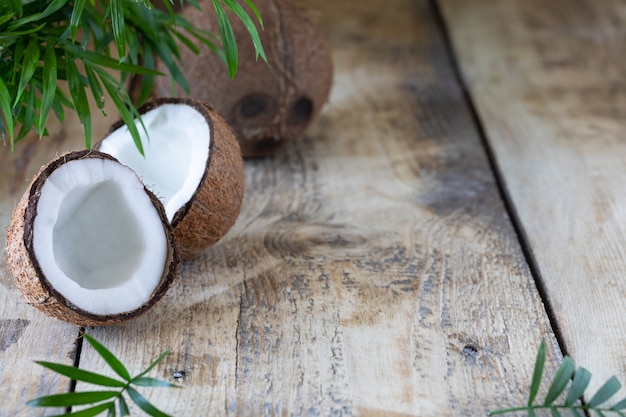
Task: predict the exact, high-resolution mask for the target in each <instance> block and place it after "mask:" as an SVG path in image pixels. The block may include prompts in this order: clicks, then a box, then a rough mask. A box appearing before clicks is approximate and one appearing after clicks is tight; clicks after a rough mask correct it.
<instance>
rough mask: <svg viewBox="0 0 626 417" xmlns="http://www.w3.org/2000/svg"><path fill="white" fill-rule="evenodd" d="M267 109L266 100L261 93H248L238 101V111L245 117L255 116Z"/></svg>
mask: <svg viewBox="0 0 626 417" xmlns="http://www.w3.org/2000/svg"><path fill="white" fill-rule="evenodd" d="M266 109H267V100H266V99H265V97H264V96H263V95H261V94H250V95H247V96H245V97H244V98H243V99H241V101H240V102H239V113H240V114H241V116H242V117H244V118H245V119H252V118H254V117H257V116H258V115H260V114H261V113H263V112H265V110H266Z"/></svg>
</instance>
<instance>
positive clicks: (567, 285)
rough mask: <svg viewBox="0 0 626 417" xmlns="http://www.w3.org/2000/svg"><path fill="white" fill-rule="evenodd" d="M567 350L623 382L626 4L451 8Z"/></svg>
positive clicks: (471, 3) (445, 1)
mask: <svg viewBox="0 0 626 417" xmlns="http://www.w3.org/2000/svg"><path fill="white" fill-rule="evenodd" d="M441 5H442V8H443V11H444V15H445V18H446V21H447V26H448V28H449V30H450V33H451V37H452V40H453V43H454V47H455V51H456V53H457V56H458V59H459V62H460V65H461V67H462V70H463V74H464V77H465V79H466V81H467V84H468V86H469V90H470V94H471V95H472V98H473V100H474V102H475V103H476V107H477V110H478V113H479V116H480V119H481V120H482V122H483V124H484V129H485V131H486V134H487V137H488V141H489V143H490V146H491V147H492V149H493V153H494V155H495V159H496V160H497V165H498V169H499V171H500V172H501V175H502V178H503V182H504V183H505V185H506V189H507V193H508V195H509V196H510V200H511V201H512V204H513V205H514V207H515V212H516V215H517V216H518V217H519V220H520V222H521V225H522V228H523V230H524V234H525V236H526V239H527V241H528V242H529V244H530V251H531V252H532V256H533V257H534V259H535V262H536V265H537V267H538V270H539V274H540V276H541V279H542V280H543V282H544V285H545V288H546V290H547V296H548V298H549V300H550V304H551V305H552V308H553V309H554V313H555V316H556V318H557V322H558V327H559V330H560V332H561V334H562V340H563V341H564V344H565V347H566V350H567V351H568V352H569V354H570V355H571V356H573V358H574V359H575V360H576V361H577V363H578V364H579V365H581V366H585V367H586V368H587V369H589V370H591V371H592V373H593V374H594V378H593V380H592V390H593V387H596V388H597V387H598V386H599V385H600V384H601V383H603V382H604V381H605V380H606V379H608V378H609V377H610V376H611V375H614V374H616V375H617V376H618V377H619V379H621V380H622V381H625V380H626V368H625V367H624V363H625V359H626V351H625V350H624V342H625V340H626V314H625V306H626V280H625V279H624V277H625V276H626V240H625V238H624V236H625V233H626V194H625V193H624V179H625V177H626V168H625V166H626V165H625V164H624V161H626V140H625V139H626V133H625V132H626V130H625V129H624V120H625V115H626V99H625V97H626V94H625V91H626V83H625V81H624V80H625V79H626V77H625V75H626V59H624V57H625V55H624V50H625V48H626V25H625V23H626V6H625V5H624V3H623V2H619V1H611V0H607V1H596V2H592V1H582V0H581V1H579V0H576V1H552V2H544V1H535V0H530V1H527V0H523V1H521V0H520V1H516V0H503V1H485V0H442V1H441Z"/></svg>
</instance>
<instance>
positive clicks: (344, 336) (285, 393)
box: [0, 0, 560, 416]
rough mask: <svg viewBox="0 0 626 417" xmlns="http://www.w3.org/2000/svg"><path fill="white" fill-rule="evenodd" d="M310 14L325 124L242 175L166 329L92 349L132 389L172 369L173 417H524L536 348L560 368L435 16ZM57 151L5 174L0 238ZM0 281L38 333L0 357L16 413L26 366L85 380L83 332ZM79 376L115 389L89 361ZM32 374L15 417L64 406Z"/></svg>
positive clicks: (343, 7)
mask: <svg viewBox="0 0 626 417" xmlns="http://www.w3.org/2000/svg"><path fill="white" fill-rule="evenodd" d="M305 4H307V5H308V6H310V7H311V8H312V9H313V14H314V16H315V18H316V19H317V21H318V22H319V24H320V25H321V27H322V29H323V31H324V33H325V34H326V35H327V37H328V40H329V42H330V44H331V47H332V50H333V60H334V63H335V81H334V86H333V90H332V94H331V99H330V102H329V104H328V105H327V106H326V108H325V109H324V112H323V114H322V115H321V117H320V118H319V119H318V120H317V121H316V122H315V124H314V125H313V126H311V128H310V129H309V130H308V132H307V134H306V135H305V136H304V137H302V138H300V139H299V140H297V141H295V142H294V143H292V144H290V145H289V146H288V147H287V148H285V149H284V150H283V151H281V152H280V153H278V154H276V155H274V156H273V157H272V158H268V159H264V160H251V161H247V163H246V175H247V189H246V197H245V201H244V207H243V209H242V213H241V216H240V218H239V220H238V222H237V224H236V225H235V227H234V228H233V230H232V231H231V232H230V233H229V234H228V235H227V236H226V237H225V238H224V239H223V240H222V241H221V242H219V243H218V244H217V245H216V246H214V247H213V248H212V249H211V250H210V251H209V252H208V253H207V254H206V255H204V256H202V257H200V258H199V259H196V260H194V261H190V262H187V263H185V264H183V265H182V266H181V276H180V278H179V280H178V282H177V283H176V284H175V285H174V287H173V288H172V290H171V291H170V292H169V293H168V294H167V295H166V296H165V297H164V298H163V300H162V301H161V302H160V303H159V304H158V305H157V306H156V307H155V308H154V309H153V310H151V311H150V312H149V313H148V314H146V315H144V316H143V317H141V318H139V319H137V320H135V321H133V322H131V323H129V324H128V325H127V326H124V327H109V328H98V329H93V328H88V329H87V331H88V332H89V333H90V334H92V335H93V336H95V337H96V338H97V339H98V340H100V341H101V342H102V343H103V344H105V345H106V346H107V347H109V348H110V349H111V350H112V351H113V352H114V353H115V354H116V355H117V356H118V357H119V358H120V359H121V360H122V361H123V362H124V363H125V364H127V365H128V367H129V369H130V371H131V373H136V372H139V371H140V370H142V369H143V368H144V367H145V366H147V365H148V364H149V363H150V362H151V361H152V360H153V359H155V358H156V357H157V356H159V354H161V353H162V352H163V351H164V350H166V349H170V350H171V352H172V353H171V354H170V355H169V356H168V357H167V358H166V360H165V361H164V362H163V363H162V364H161V365H159V366H158V367H157V368H155V370H154V371H153V375H154V376H157V377H161V378H165V379H168V380H170V381H173V382H178V383H180V384H181V385H182V386H183V388H182V389H180V390H161V389H148V390H145V391H143V392H144V394H145V395H146V397H147V398H148V399H149V400H150V401H152V402H154V404H156V405H157V406H158V407H159V408H161V409H162V410H164V411H166V412H168V413H170V414H172V415H176V416H204V415H218V416H223V415H224V416H225V415H228V416H230V415H232V416H235V415H237V416H255V415H322V416H331V415H336V416H349V415H362V416H394V415H397V416H477V415H484V414H486V412H487V411H488V410H491V409H496V408H501V407H506V406H509V405H516V404H521V403H523V402H524V401H525V398H526V395H527V391H528V384H529V381H530V378H531V373H532V367H533V362H534V359H535V353H536V350H537V346H538V344H539V342H540V341H541V340H546V341H547V342H548V347H549V349H548V350H549V358H550V362H549V365H548V373H553V372H554V369H555V364H556V362H557V361H558V359H559V355H560V353H559V351H558V347H557V346H556V342H555V339H554V336H553V333H552V330H551V328H550V324H549V322H548V319H547V315H546V312H545V310H544V306H543V304H542V302H541V300H540V297H539V295H538V292H537V289H536V288H535V284H534V281H533V278H532V276H531V274H530V272H529V268H528V265H527V264H526V261H525V259H524V256H523V254H522V250H521V248H520V245H519V243H518V237H517V236H516V234H515V232H514V230H513V227H512V225H511V220H510V218H509V217H508V215H507V212H506V210H505V208H504V205H503V202H502V201H501V198H500V195H499V192H498V188H497V185H496V182H495V179H494V175H493V172H492V171H491V168H490V165H489V162H488V160H487V157H486V153H485V151H484V148H483V144H482V142H481V140H480V137H479V134H478V131H477V127H476V126H475V123H474V120H473V119H472V117H471V113H470V110H469V108H468V105H467V102H466V100H465V97H464V95H463V90H462V88H461V86H460V85H459V83H458V81H457V80H456V78H455V73H454V71H453V67H452V64H451V58H450V56H449V52H448V51H447V50H446V46H445V43H444V42H443V38H442V34H441V28H440V27H439V25H438V23H437V21H436V19H435V18H434V15H433V10H432V9H431V8H430V2H428V1H426V0H421V1H414V0H396V2H395V3H394V7H389V4H388V2H385V1H383V0H363V1H360V2H358V3H355V2H350V1H336V0H318V1H308V2H306V3H305ZM108 124H109V123H108V122H106V123H103V126H104V125H108ZM49 143H50V145H49V146H50V148H48V147H45V148H44V147H41V145H31V147H30V148H21V150H18V151H17V154H18V156H8V155H5V154H2V158H3V159H2V160H1V165H0V167H1V168H0V169H1V171H2V173H3V174H4V175H3V176H2V180H0V181H3V182H2V183H1V184H2V188H0V192H1V193H2V200H0V201H2V206H0V207H1V211H0V215H1V216H2V220H3V221H5V222H8V216H9V211H10V207H11V206H12V204H13V201H14V200H15V199H16V198H18V197H19V194H21V192H22V191H23V189H25V187H26V183H25V182H24V178H29V177H30V176H32V174H33V173H34V172H35V171H36V168H38V166H39V165H41V164H42V163H45V162H46V160H47V158H51V157H52V156H53V155H51V154H53V153H54V152H50V149H52V148H53V147H57V148H58V149H69V148H74V147H76V146H80V145H81V142H80V141H78V142H76V138H75V137H74V138H73V139H72V136H68V135H60V136H59V139H58V142H49ZM26 152H33V153H34V154H35V155H36V158H34V157H30V156H29V157H28V158H26V157H25V156H24V158H26V159H24V160H28V161H30V162H29V164H28V166H27V168H26V169H25V170H24V172H23V173H21V172H20V173H18V174H16V172H17V171H16V168H13V167H10V166H9V164H8V163H7V161H21V160H22V159H21V158H22V156H20V155H22V153H26ZM46 152H48V154H46ZM11 158H14V159H11ZM11 164H15V163H14V162H11ZM5 175H7V177H6V178H9V180H7V181H5ZM18 177H19V178H18ZM15 178H18V179H17V181H18V185H17V186H16V185H15V181H16V180H15ZM8 200H11V202H9V201H8ZM2 256H3V259H4V254H3V255H2ZM0 274H2V275H1V277H2V282H3V283H6V285H5V286H4V287H3V288H2V289H1V290H2V294H1V295H0V296H1V297H3V298H2V299H3V300H4V299H6V300H7V302H8V303H9V304H3V305H0V312H1V318H2V319H8V320H21V319H23V318H25V317H31V316H32V317H33V319H32V323H31V324H30V326H29V327H28V329H27V330H26V331H24V333H23V334H22V336H21V337H20V338H19V339H18V343H21V344H22V345H20V350H19V351H18V350H6V351H0V360H1V361H2V366H1V367H0V371H1V374H0V378H2V379H1V380H2V388H1V389H2V390H3V391H2V397H3V398H4V397H5V395H4V394H5V391H4V390H5V389H6V388H5V384H13V383H14V381H10V378H11V373H10V368H9V366H10V365H12V364H13V363H16V362H23V361H24V360H25V359H26V360H30V358H31V357H33V359H48V360H55V356H57V357H60V359H59V360H64V361H65V362H70V363H71V361H72V360H73V358H72V352H73V349H74V342H75V339H74V338H73V336H74V335H75V334H76V332H77V330H78V329H77V328H76V327H74V326H68V325H64V324H63V323H60V322H56V321H54V320H51V319H47V318H45V317H43V316H42V315H41V314H40V313H38V312H36V311H33V310H32V309H30V308H29V307H28V306H26V305H25V304H24V303H23V302H22V301H21V300H20V299H19V297H18V295H17V293H16V290H14V289H13V287H12V286H11V283H10V278H9V276H8V272H7V271H6V268H2V270H0ZM5 288H6V289H5ZM9 300H10V302H9ZM11 303H12V304H11ZM11 306H12V307H11ZM15 306H17V307H15ZM35 322H37V323H41V324H40V327H41V328H40V329H39V332H41V333H37V332H36V331H35V330H30V329H31V328H33V323H35ZM3 329H4V328H3ZM60 329H62V330H63V331H64V332H65V333H63V331H62V330H60ZM3 331H4V330H3ZM29 331H31V332H32V333H29ZM66 334H67V335H66ZM37 338H39V339H37ZM35 340H37V342H36V343H35ZM44 342H45V343H46V345H45V346H43V343H44ZM31 343H33V345H32V346H33V347H31ZM40 345H41V346H40ZM48 346H51V347H54V349H58V350H62V351H63V352H60V353H58V352H57V353H55V354H50V353H47V352H46V351H45V348H46V347H48ZM55 352H56V350H55ZM5 364H6V365H5ZM80 366H81V367H82V368H84V369H88V370H95V371H99V372H102V371H105V370H106V365H105V364H104V363H103V362H102V361H101V360H100V359H99V357H98V356H97V355H96V354H95V352H94V351H93V350H92V349H91V348H90V347H89V346H87V345H86V344H84V345H83V350H82V352H81V357H80ZM27 369H28V370H29V372H30V373H29V374H27V375H22V376H20V379H19V380H18V381H19V382H15V384H16V387H15V391H9V392H6V394H7V395H10V396H11V401H9V403H8V405H6V403H5V402H0V414H3V413H4V412H5V410H6V411H7V413H10V412H12V411H13V410H22V409H23V407H24V405H23V401H22V399H21V398H15V397H14V394H13V392H26V393H27V395H29V396H31V395H32V394H34V393H36V394H38V395H41V394H43V393H40V392H39V391H37V392H35V391H36V389H35V388H32V387H34V386H35V385H32V384H38V385H37V386H39V387H41V386H44V385H45V386H46V387H47V388H49V392H46V393H53V392H61V391H63V389H64V387H63V384H62V383H59V384H60V385H59V384H56V385H55V384H47V383H44V382H43V378H44V377H43V376H42V375H49V374H47V373H45V372H43V371H41V370H39V369H36V366H34V365H31V364H30V362H29V364H28V368H27ZM175 373H178V374H180V375H182V377H181V378H178V379H175V378H174V377H173V375H174V374H175ZM24 387H26V388H24ZM85 388H86V386H83V385H81V384H79V386H78V389H79V390H83V389H85ZM39 390H41V389H39ZM5 407H12V408H5ZM27 411H28V412H30V413H31V414H28V415H33V414H34V413H33V412H32V410H28V409H27ZM25 412H26V411H25ZM23 415H26V414H23Z"/></svg>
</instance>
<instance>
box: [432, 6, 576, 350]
mask: <svg viewBox="0 0 626 417" xmlns="http://www.w3.org/2000/svg"><path fill="white" fill-rule="evenodd" d="M429 4H430V7H431V9H432V12H433V16H434V18H435V22H436V24H437V26H438V27H439V29H440V33H441V37H442V39H443V43H444V47H445V51H446V52H447V54H448V58H449V60H450V66H451V67H452V72H453V74H454V77H455V81H456V82H457V83H458V85H459V86H460V88H461V91H462V93H463V99H464V101H465V104H466V106H467V109H468V110H469V113H470V117H471V118H472V120H473V122H474V127H475V128H476V132H477V134H478V137H479V138H480V141H481V143H482V146H483V148H484V150H485V154H486V155H487V160H488V162H489V167H490V168H491V171H492V173H493V176H494V178H495V182H496V185H497V188H498V193H499V194H500V198H501V199H502V201H503V203H504V208H505V210H506V212H507V214H508V215H509V218H510V219H511V225H512V226H513V230H514V231H515V235H516V236H517V240H518V242H519V245H520V248H521V250H522V253H523V255H524V259H525V260H526V263H527V264H528V268H529V269H530V273H531V275H532V277H533V280H534V282H535V286H536V287H537V292H538V293H539V296H540V297H541V301H542V302H543V305H544V308H545V310H546V314H547V316H548V320H549V321H550V327H551V328H552V331H553V333H554V336H555V338H556V341H557V343H558V345H559V349H560V351H561V354H562V355H563V356H567V355H569V353H568V349H567V344H566V343H565V339H564V337H563V332H562V331H561V328H560V327H559V324H558V320H557V317H556V313H555V310H554V307H553V306H552V302H551V301H550V297H549V295H548V290H547V288H546V286H545V284H544V281H543V279H542V277H541V272H540V270H539V265H538V264H537V259H536V257H535V255H534V253H533V250H532V247H531V246H530V243H529V241H528V237H527V235H526V231H525V230H524V225H523V224H522V222H521V219H520V217H519V213H518V212H517V210H516V209H515V204H514V203H513V200H512V199H511V195H510V194H509V193H508V191H507V186H506V179H505V178H504V176H503V175H502V171H501V170H500V168H499V166H498V162H497V161H496V158H495V155H494V152H493V149H492V147H491V146H490V145H489V141H488V140H487V134H486V132H485V128H484V125H483V122H482V120H481V118H480V116H479V114H478V111H477V109H476V105H475V103H474V100H473V98H472V95H471V93H470V91H469V89H468V87H467V83H466V82H465V78H464V77H463V72H462V70H461V67H460V65H459V62H458V59H457V55H456V53H455V50H454V45H453V44H452V40H451V38H450V32H449V30H448V25H447V22H446V20H445V17H444V16H443V13H442V11H441V7H440V5H439V0H429Z"/></svg>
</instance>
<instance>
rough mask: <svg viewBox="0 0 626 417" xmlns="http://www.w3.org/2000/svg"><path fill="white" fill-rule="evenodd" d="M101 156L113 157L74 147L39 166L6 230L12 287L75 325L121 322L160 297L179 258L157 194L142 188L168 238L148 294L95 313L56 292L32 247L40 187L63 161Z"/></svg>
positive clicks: (133, 316) (51, 313)
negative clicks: (136, 302)
mask: <svg viewBox="0 0 626 417" xmlns="http://www.w3.org/2000/svg"><path fill="white" fill-rule="evenodd" d="M86 158H101V159H111V160H114V161H116V159H115V158H113V157H111V156H110V155H107V154H104V153H101V152H98V151H89V150H84V151H75V152H70V153H67V154H65V155H63V156H61V157H59V158H57V159H55V160H53V161H52V162H50V163H49V164H48V165H46V166H44V167H42V168H41V169H40V171H39V173H38V174H37V175H36V176H35V177H34V179H33V180H32V182H31V183H30V185H29V187H28V189H27V190H26V192H25V193H24V194H23V196H22V198H21V199H20V201H19V203H18V205H17V207H16V208H15V209H14V211H13V214H12V217H11V223H10V225H9V228H8V230H7V258H8V264H9V268H10V271H11V274H12V275H13V278H14V282H15V285H16V287H17V288H18V289H19V290H20V291H21V293H22V295H23V297H24V298H25V299H26V302H28V304H30V305H32V306H34V307H36V308H37V309H39V310H41V311H42V312H43V313H45V314H46V315H48V316H51V317H54V318H57V319H60V320H64V321H66V322H69V323H73V324H76V325H79V326H105V325H113V324H124V323H126V322H128V321H129V320H131V319H134V318H137V317H139V316H141V315H142V314H144V313H145V312H146V311H148V310H149V309H150V308H151V307H153V306H154V304H155V303H156V302H157V301H158V300H160V299H161V298H162V297H163V295H165V293H166V292H167V290H168V289H169V288H170V287H171V285H172V283H173V282H174V279H175V277H176V275H177V265H178V263H179V261H180V258H179V255H178V252H177V250H176V244H175V240H174V235H173V231H172V228H171V226H170V225H169V223H168V222H167V217H166V215H165V209H164V208H163V205H162V204H161V202H160V201H159V200H158V199H157V197H156V196H155V195H154V194H153V193H152V192H150V191H149V190H147V189H145V188H144V190H145V192H146V194H147V195H148V196H149V197H150V200H151V201H152V203H153V205H154V207H155V208H156V210H157V212H158V214H159V217H160V218H161V221H162V223H163V230H164V232H165V234H166V238H167V241H168V255H167V260H166V264H165V266H164V269H163V276H162V277H161V281H160V283H159V285H158V286H157V288H156V289H155V290H154V292H153V293H152V296H151V297H150V298H149V299H148V300H147V301H146V303H144V304H143V305H142V306H140V307H139V308H137V309H135V310H133V311H130V312H125V313H122V314H116V315H95V314H93V313H90V312H88V311H84V310H82V309H80V308H78V307H77V306H75V305H73V304H72V303H71V302H69V301H68V300H67V299H66V298H65V297H64V296H63V294H61V293H59V292H58V291H57V290H56V289H55V288H54V287H52V285H51V284H50V282H49V281H48V280H47V278H46V276H45V275H44V273H43V272H42V270H41V267H40V265H39V262H38V261H37V258H36V256H35V253H34V249H33V236H34V230H33V221H34V219H35V217H36V216H37V205H38V202H39V197H40V195H41V188H42V187H43V185H44V183H45V182H46V180H47V178H48V177H49V176H50V175H51V174H52V172H54V170H55V169H57V168H58V167H60V166H61V165H63V164H65V163H66V162H69V161H73V160H79V159H86Z"/></svg>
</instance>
